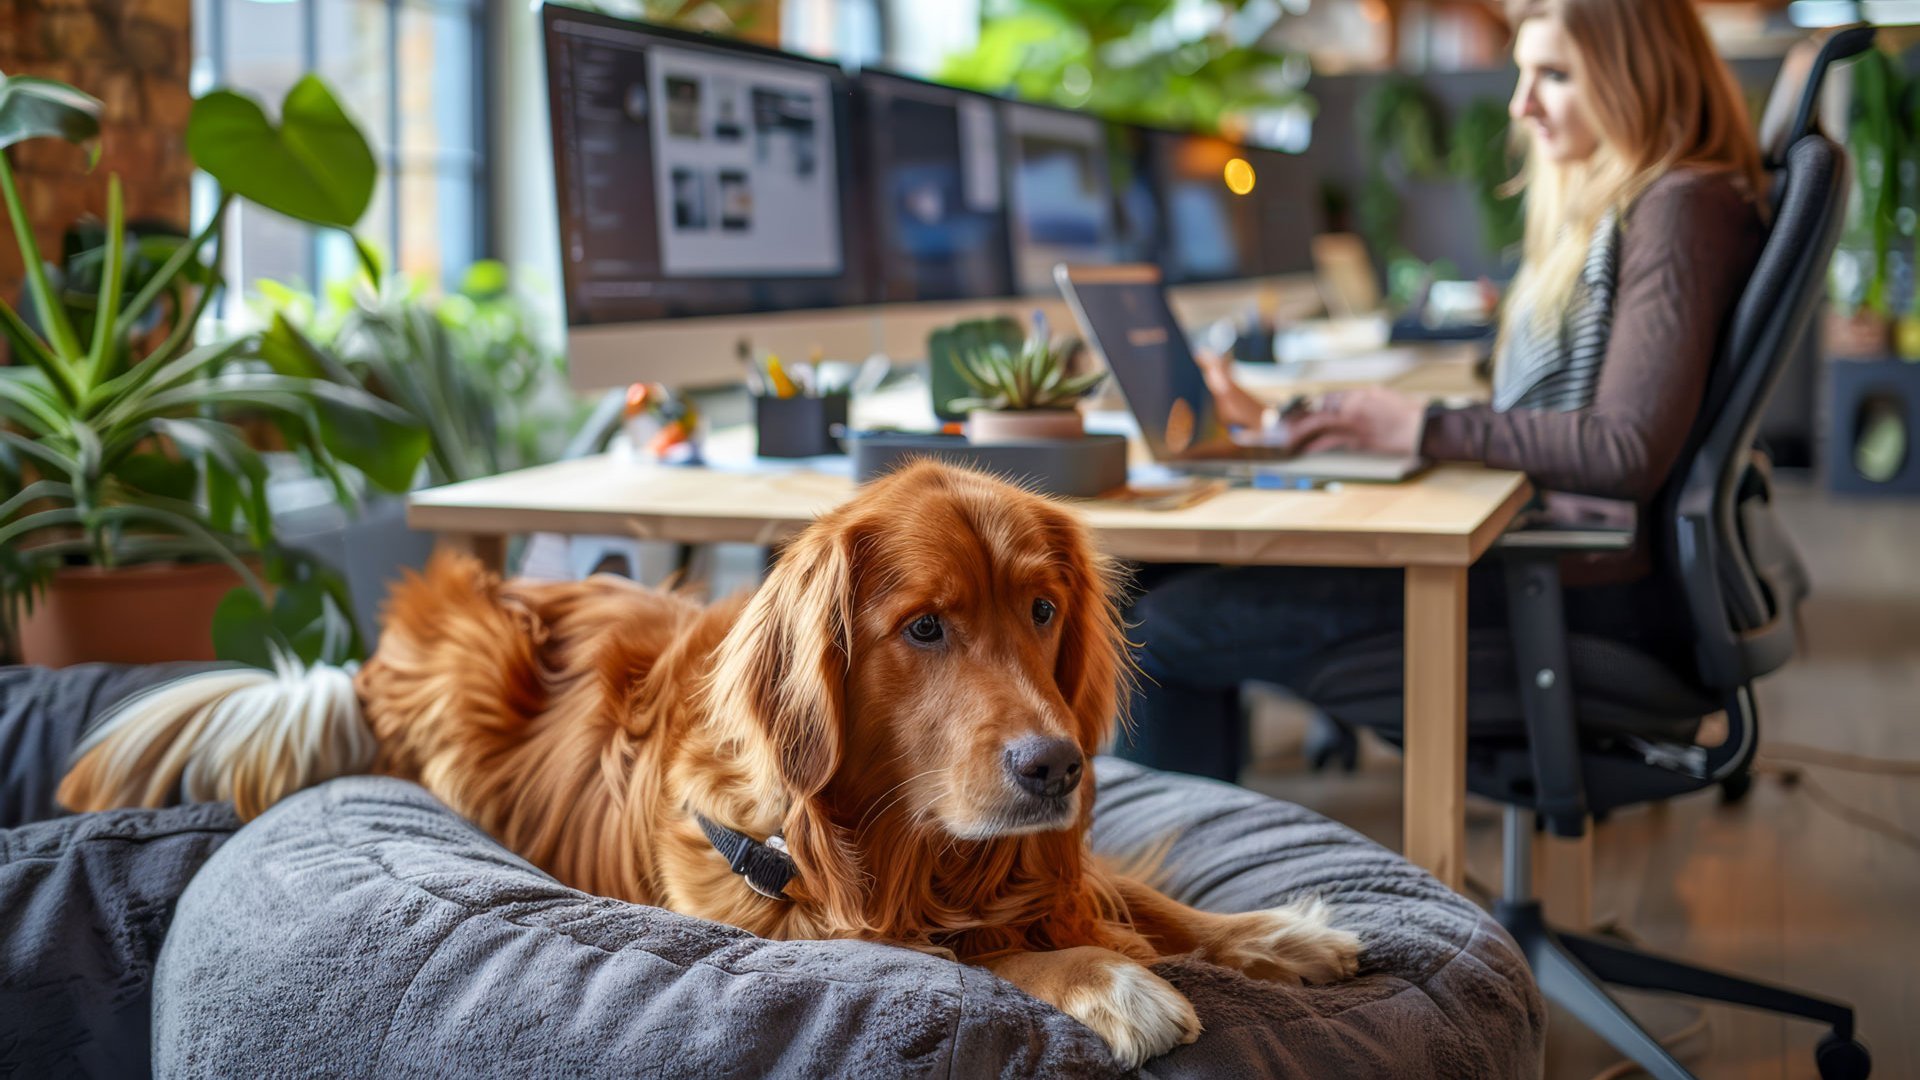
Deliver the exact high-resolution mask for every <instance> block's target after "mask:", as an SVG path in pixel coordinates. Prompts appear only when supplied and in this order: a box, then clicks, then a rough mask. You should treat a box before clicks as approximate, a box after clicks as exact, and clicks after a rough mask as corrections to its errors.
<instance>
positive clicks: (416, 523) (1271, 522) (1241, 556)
mask: <svg viewBox="0 0 1920 1080" xmlns="http://www.w3.org/2000/svg"><path fill="white" fill-rule="evenodd" d="M853 493H854V485H853V483H852V481H851V480H850V479H848V478H847V477H845V476H831V475H826V474H824V473H820V472H811V471H805V470H803V469H796V468H792V467H786V468H781V467H779V466H769V467H765V468H759V469H753V470H742V471H730V470H725V469H676V468H662V467H658V466H652V465H644V464H636V463H633V462H625V461H621V460H618V459H616V458H614V457H612V456H601V457H593V458H584V459H580V460H575V461H566V462H560V463H558V464H555V465H547V466H542V467H540V468H535V469H526V470H523V471H520V472H516V473H508V474H506V475H503V476H494V477H488V478H486V479H482V480H472V481H468V482H466V483H463V484H454V485H451V486H448V487H442V488H435V489H433V490H430V491H422V492H417V493H415V494H414V496H413V497H412V499H411V500H410V502H409V505H408V510H407V522H408V524H410V525H411V526H413V527H414V528H416V529H427V530H432V531H435V532H439V533H442V534H444V535H445V536H446V537H447V539H448V540H449V541H451V542H454V543H459V544H461V545H462V546H465V547H467V548H468V549H469V550H474V551H476V552H477V553H480V554H481V555H482V556H483V557H490V558H491V559H492V560H493V561H494V562H495V563H496V564H498V562H499V560H500V557H501V552H502V551H503V550H504V538H505V536H506V535H507V534H511V533H522V532H536V531H551V532H561V533H611V534H619V535H631V536H635V537H638V538H641V539H647V540H670V541H678V542H681V543H714V542H727V541H734V542H741V543H750V544H771V543H775V542H778V541H780V540H782V539H785V538H786V537H789V536H791V535H793V534H794V533H796V532H798V531H800V530H801V529H802V528H804V527H805V526H806V524H807V523H808V522H810V521H812V520H813V518H814V517H815V516H816V515H817V514H819V513H821V512H822V511H824V510H828V509H831V508H832V507H834V506H837V505H839V504H840V503H842V502H844V501H846V500H847V499H849V498H851V497H852V496H853ZM1529 494H1530V489H1529V487H1528V485H1527V481H1526V478H1525V477H1524V476H1522V475H1521V474H1519V473H1512V472H1500V471H1496V470H1491V469H1484V468H1480V467H1477V466H1473V467H1470V466H1442V467H1440V468H1436V469H1433V470H1430V471H1429V472H1427V473H1425V474H1423V475H1421V476H1419V477H1416V478H1415V479H1413V480H1410V481H1408V482H1406V483H1402V484H1390V485H1361V484H1349V485H1347V486H1345V487H1344V488H1342V489H1341V490H1339V491H1304V492H1300V491H1296V492H1272V491H1252V490H1247V489H1236V490H1232V491H1228V492H1225V493H1223V494H1221V495H1219V496H1218V497H1216V498H1213V499H1210V500H1208V501H1207V502H1205V503H1202V504H1200V505H1199V506H1194V507H1189V508H1187V509H1185V510H1176V511H1152V510H1141V509H1137V508H1131V507H1124V506H1118V505H1112V504H1102V503H1082V504H1079V505H1080V509H1081V511H1082V513H1083V514H1084V515H1085V517H1086V519H1087V522H1088V523H1089V524H1090V525H1091V526H1092V527H1093V528H1094V530H1095V531H1096V532H1097V533H1098V535H1099V537H1100V541H1101V543H1102V544H1103V546H1104V547H1105V548H1106V550H1107V551H1108V552H1109V553H1111V554H1113V555H1116V556H1119V557H1122V558H1128V559H1137V560H1140V561H1145V562H1208V563H1236V564H1246V565H1309V566H1374V567H1399V568H1402V569H1404V570H1405V572H1406V575H1407V591H1406V617H1407V657H1406V672H1407V674H1406V700H1407V720H1406V795H1405V816H1406V851H1407V855H1408V856H1409V857H1410V858H1412V859H1413V860H1414V861H1415V862H1417V863H1419V864H1420V865H1421V866H1424V867H1426V868H1427V869H1428V870H1430V871H1432V872H1433V873H1434V874H1435V875H1436V876H1438V877H1439V878H1440V880H1442V881H1444V882H1446V883H1447V884H1448V885H1449V886H1452V887H1453V888H1456V889H1457V888H1459V887H1460V884H1461V881H1462V876H1463V874H1464V871H1465V867H1466V858H1465V842H1466V817H1465V807H1466V745H1467V667H1466V664H1467V656H1466V618H1467V567H1468V566H1470V565H1472V563H1473V562H1474V561H1475V560H1476V559H1478V558H1479V557H1480V555H1481V553H1482V552H1484V551H1486V549H1487V547H1488V546H1489V545H1490V544H1491V543H1492V542H1493V540H1494V538H1495V537H1496V536H1498V535H1499V534H1500V533H1501V532H1502V531H1504V530H1505V529H1506V527H1507V525H1508V523H1509V522H1510V521H1512V519H1513V516H1514V514H1516V513H1517V512H1518V511H1519V509H1520V507H1521V505H1522V504H1523V503H1524V502H1525V501H1526V500H1527V498H1528V496H1529Z"/></svg>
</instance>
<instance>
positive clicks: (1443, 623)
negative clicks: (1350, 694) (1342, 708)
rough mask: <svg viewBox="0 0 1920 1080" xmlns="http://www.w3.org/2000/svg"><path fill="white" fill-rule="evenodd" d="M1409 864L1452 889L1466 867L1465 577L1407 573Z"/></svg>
mask: <svg viewBox="0 0 1920 1080" xmlns="http://www.w3.org/2000/svg"><path fill="white" fill-rule="evenodd" d="M1406 651H1407V655H1406V664H1407V673H1406V765H1405V769H1406V794H1405V814H1406V839H1405V848H1406V853H1407V857H1408V858H1410V859H1412V860H1413V861H1414V862H1415V863H1417V864H1419V865H1420V866H1422V867H1424V868H1426V869H1427V870H1428V871H1429V872H1430V873H1432V874H1433V875H1434V876H1435V877H1437V878H1439V879H1440V880H1441V881H1442V882H1443V883H1445V884H1446V886H1447V887H1448V888H1450V889H1454V890H1456V891H1457V890H1458V889H1459V888H1460V886H1461V884H1462V883H1463V881H1464V878H1465V874H1466V866H1467V852H1466V843H1467V571H1466V568H1465V567H1458V566H1410V567H1408V568H1407V633H1406Z"/></svg>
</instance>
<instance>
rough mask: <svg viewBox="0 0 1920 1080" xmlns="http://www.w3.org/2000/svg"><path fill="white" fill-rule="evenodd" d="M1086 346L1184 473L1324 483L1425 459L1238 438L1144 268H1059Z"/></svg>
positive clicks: (1387, 474) (1405, 471) (1395, 472)
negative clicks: (1296, 448)
mask: <svg viewBox="0 0 1920 1080" xmlns="http://www.w3.org/2000/svg"><path fill="white" fill-rule="evenodd" d="M1054 279H1055V280H1056V281H1057V282H1058V283H1059V285H1060V291H1061V292H1062V293H1063V294H1065V296H1066V299H1067V306H1068V307H1069V308H1071V309H1072V310H1073V317H1074V320H1075V321H1076V322H1077V323H1079V326H1080V332H1081V333H1082V334H1084V335H1085V336H1086V339H1087V344H1088V346H1089V347H1091V348H1092V349H1093V350H1094V352H1095V353H1096V354H1097V355H1099V357H1100V358H1101V359H1102V361H1104V362H1105V363H1106V365H1107V370H1109V371H1111V372H1112V373H1113V378H1114V381H1115V382H1117V383H1119V385H1120V392H1121V394H1122V395H1123V396H1125V398H1126V399H1127V408H1128V410H1129V411H1130V412H1132V413H1133V417H1134V420H1135V422H1136V423H1138V424H1139V427H1140V436H1141V440H1142V441H1143V442H1145V443H1146V445H1147V448H1148V450H1150V451H1151V452H1152V454H1153V457H1154V460H1155V461H1158V462H1160V463H1162V464H1165V465H1168V466H1170V467H1172V468H1175V469H1179V470H1181V471H1184V472H1190V473H1200V474H1216V475H1242V476H1245V475H1253V474H1256V473H1259V474H1269V475H1279V476H1289V477H1303V478H1313V479H1324V480H1371V481H1393V480H1402V479H1405V478H1406V477H1408V476H1411V475H1412V474H1413V473H1415V472H1417V471H1419V469H1420V468H1421V467H1422V466H1423V465H1424V462H1423V461H1422V460H1421V459H1420V458H1418V457H1415V456H1411V455H1405V454H1378V453H1364V452H1358V451H1315V452H1311V453H1305V454H1295V453H1293V452H1292V451H1291V450H1290V449H1289V448H1287V447H1285V446H1270V445H1249V444H1246V443H1241V442H1236V441H1234V439H1233V438H1232V436H1231V434H1230V433H1229V432H1228V430H1227V426H1226V424H1225V423H1223V422H1222V421H1221V419H1220V416H1219V411H1218V410H1217V409H1216V408H1215V405H1214V400H1213V394H1212V392H1211V391H1209V390H1208V389H1207V384H1206V379H1205V378H1204V377H1203V376H1202V375H1201V372H1200V365H1199V364H1197V363H1195V362H1194V359H1193V350H1192V347H1191V346H1190V345H1189V344H1188V342H1187V338H1186V335H1185V334H1184V333H1183V332H1182V331H1181V329H1180V325H1179V323H1178V322H1176V321H1175V320H1174V317H1173V311H1172V309H1171V308H1170V307H1169V306H1168V304H1167V295H1166V290H1165V289H1164V288H1163V287H1162V285H1161V282H1160V271H1159V270H1158V269H1156V268H1155V267H1153V266H1148V265H1126V266H1100V267H1070V266H1066V265H1064V264H1063V265H1061V266H1059V267H1056V268H1055V270H1054Z"/></svg>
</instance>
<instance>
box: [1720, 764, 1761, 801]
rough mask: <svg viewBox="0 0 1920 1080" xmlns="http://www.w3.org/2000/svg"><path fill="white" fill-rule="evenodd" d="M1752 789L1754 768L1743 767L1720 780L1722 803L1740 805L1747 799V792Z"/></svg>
mask: <svg viewBox="0 0 1920 1080" xmlns="http://www.w3.org/2000/svg"><path fill="white" fill-rule="evenodd" d="M1752 790H1753V770H1751V769H1741V770H1740V771H1739V772H1737V773H1734V774H1733V775H1732V776H1729V777H1727V778H1726V779H1725V780H1722V781H1720V805H1721V806H1738V805H1740V804H1741V803H1742V802H1745V801H1746V798H1747V793H1748V792H1750V791H1752Z"/></svg>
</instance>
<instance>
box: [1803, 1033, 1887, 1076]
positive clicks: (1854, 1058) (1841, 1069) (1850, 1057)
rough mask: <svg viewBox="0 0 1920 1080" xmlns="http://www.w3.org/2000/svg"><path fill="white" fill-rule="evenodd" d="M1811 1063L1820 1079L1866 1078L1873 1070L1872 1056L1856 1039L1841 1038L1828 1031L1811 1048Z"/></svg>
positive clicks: (1837, 1034)
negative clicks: (1818, 1042) (1818, 1073)
mask: <svg viewBox="0 0 1920 1080" xmlns="http://www.w3.org/2000/svg"><path fill="white" fill-rule="evenodd" d="M1813 1063H1814V1066H1815V1067H1816V1068H1818V1069H1819V1070H1820V1080H1866V1078H1867V1074H1869V1073H1871V1072H1872V1071H1873V1058H1872V1056H1871V1055H1869V1054H1868V1053H1867V1048H1866V1046H1865V1045H1863V1044H1862V1043H1861V1042H1860V1040H1858V1039H1843V1038H1841V1037H1840V1035H1839V1033H1838V1032H1828V1033H1827V1037H1826V1038H1824V1039H1821V1040H1820V1045H1819V1046H1816V1047H1814V1049H1813Z"/></svg>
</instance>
